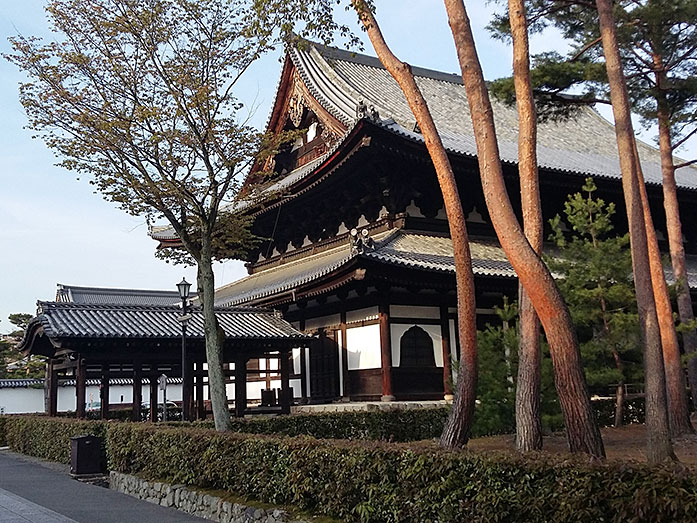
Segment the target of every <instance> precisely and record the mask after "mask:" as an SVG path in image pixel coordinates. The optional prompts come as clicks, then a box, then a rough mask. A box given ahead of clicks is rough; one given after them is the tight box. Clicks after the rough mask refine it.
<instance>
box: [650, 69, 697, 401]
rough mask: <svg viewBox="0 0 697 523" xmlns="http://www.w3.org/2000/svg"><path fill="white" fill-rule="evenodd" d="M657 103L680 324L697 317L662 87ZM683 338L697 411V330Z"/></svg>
mask: <svg viewBox="0 0 697 523" xmlns="http://www.w3.org/2000/svg"><path fill="white" fill-rule="evenodd" d="M657 80H658V83H659V85H661V84H662V83H663V80H662V78H658V79H657ZM656 102H657V105H658V142H659V148H660V151H661V170H662V171H663V208H664V209H665V213H666V228H667V229H668V247H669V249H670V261H671V265H672V267H673V277H674V278H675V282H676V286H677V292H678V314H679V316H680V323H682V324H690V323H692V322H693V321H694V319H695V317H694V313H693V310H692V299H691V298H690V287H689V285H688V282H687V269H686V267H685V248H684V246H683V243H682V221H681V220H680V207H679V206H678V190H677V187H676V184H675V164H674V163H673V144H672V138H671V130H670V116H669V111H668V109H667V107H666V100H665V94H664V93H663V92H662V91H660V90H659V91H658V94H657V95H656ZM682 340H683V347H684V349H685V354H687V355H689V356H692V357H691V358H690V359H688V361H687V374H688V378H689V381H690V390H691V391H692V406H693V408H694V409H695V410H697V332H696V331H695V330H694V329H691V330H689V331H687V332H683V334H682Z"/></svg>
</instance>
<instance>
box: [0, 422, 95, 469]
mask: <svg viewBox="0 0 697 523" xmlns="http://www.w3.org/2000/svg"><path fill="white" fill-rule="evenodd" d="M4 420H5V423H4V436H5V441H6V443H7V445H8V446H9V447H10V448H11V449H12V450H14V451H15V452H21V453H22V454H27V455H29V456H34V457H37V458H41V459H46V460H49V461H56V462H58V463H70V438H71V437H73V436H80V435H83V434H90V435H93V436H99V437H101V438H102V439H103V440H105V439H106V426H107V423H106V422H103V421H81V420H75V419H69V418H49V417H47V416H41V417H38V416H9V417H7V418H4ZM2 433H3V428H2V425H0V434H2ZM1 438H2V436H1V435H0V439H1Z"/></svg>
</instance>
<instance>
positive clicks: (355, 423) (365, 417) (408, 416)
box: [195, 407, 479, 442]
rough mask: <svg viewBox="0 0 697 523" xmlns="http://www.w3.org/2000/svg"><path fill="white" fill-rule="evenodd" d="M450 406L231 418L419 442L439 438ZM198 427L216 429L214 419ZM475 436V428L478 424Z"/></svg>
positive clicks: (307, 432) (299, 431) (267, 428)
mask: <svg viewBox="0 0 697 523" xmlns="http://www.w3.org/2000/svg"><path fill="white" fill-rule="evenodd" d="M448 412H449V409H448V408H446V407H441V408H423V409H394V410H376V411H353V412H323V413H317V414H296V415H293V416H273V417H263V418H262V417H251V418H247V419H240V418H232V430H233V432H240V433H246V434H277V435H278V434H281V435H285V436H312V437H314V438H318V439H324V438H332V439H360V440H378V441H400V442H404V441H419V440H423V439H433V438H438V437H440V435H441V433H442V432H443V426H444V425H445V420H446V419H447V417H448ZM195 426H198V427H204V428H213V427H214V424H213V422H212V421H205V422H200V423H195ZM474 432H475V436H477V435H479V434H476V427H475V431H474Z"/></svg>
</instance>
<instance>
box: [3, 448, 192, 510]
mask: <svg viewBox="0 0 697 523" xmlns="http://www.w3.org/2000/svg"><path fill="white" fill-rule="evenodd" d="M201 521H204V520H202V519H199V518H195V517H193V516H190V515H188V514H185V513H183V512H179V511H177V510H174V509H172V508H165V507H160V506H158V505H154V504H152V503H147V502H145V501H140V500H137V499H135V498H132V497H130V496H126V495H125V494H120V493H118V492H116V491H113V490H108V489H105V488H102V487H96V486H94V485H87V484H85V483H80V482H79V481H75V480H74V479H72V478H71V477H70V476H68V475H67V473H66V472H65V467H63V466H61V465H55V464H43V463H38V462H36V461H35V460H33V459H32V458H25V457H23V456H21V455H19V454H14V453H12V452H9V451H0V523H29V522H31V523H131V522H133V523H141V522H142V523H150V522H153V523H189V522H191V523H193V522H201Z"/></svg>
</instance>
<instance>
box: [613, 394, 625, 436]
mask: <svg viewBox="0 0 697 523" xmlns="http://www.w3.org/2000/svg"><path fill="white" fill-rule="evenodd" d="M623 423H624V383H620V384H619V385H617V391H616V393H615V424H614V426H615V428H618V427H621V426H622V425H623Z"/></svg>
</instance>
